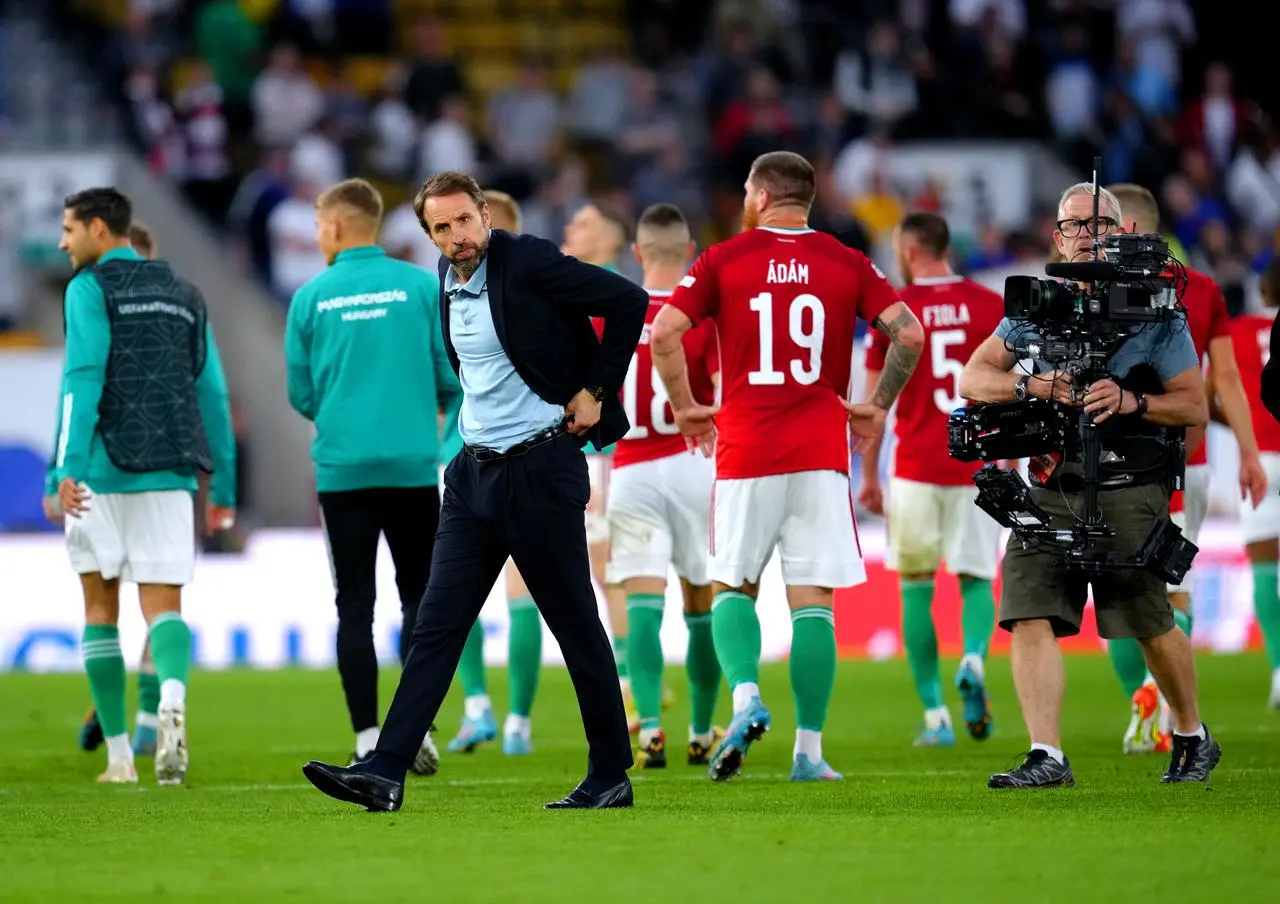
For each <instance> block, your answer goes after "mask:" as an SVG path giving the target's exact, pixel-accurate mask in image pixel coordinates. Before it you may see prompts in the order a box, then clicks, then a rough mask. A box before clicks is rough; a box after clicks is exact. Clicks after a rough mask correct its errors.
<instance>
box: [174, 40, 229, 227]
mask: <svg viewBox="0 0 1280 904" xmlns="http://www.w3.org/2000/svg"><path fill="white" fill-rule="evenodd" d="M174 106H175V110H176V112H177V115H178V122H179V124H180V125H181V128H182V135H183V137H184V138H185V139H186V152H187V153H186V165H185V166H184V167H183V172H182V175H183V182H182V188H183V191H185V192H186V195H187V197H188V198H189V199H190V200H191V203H192V204H193V205H194V206H195V207H196V209H197V210H199V211H200V212H201V213H203V214H204V215H205V216H207V217H208V218H209V219H210V220H212V221H213V222H214V223H219V224H220V223H222V221H223V218H224V217H225V216H226V212H227V207H228V206H229V205H230V203H231V198H232V196H233V195H234V194H235V190H236V184H235V179H234V177H233V175H232V172H231V158H230V156H229V153H228V148H227V120H226V117H225V116H224V115H223V112H222V89H221V88H219V87H218V83H217V82H216V81H214V77H213V69H212V68H211V67H210V66H209V64H208V63H205V62H203V61H200V62H198V63H196V64H195V66H194V67H193V68H192V72H191V80H190V81H189V82H188V84H187V85H186V87H184V88H183V89H182V90H181V91H180V92H178V96H177V97H176V98H175V99H174Z"/></svg>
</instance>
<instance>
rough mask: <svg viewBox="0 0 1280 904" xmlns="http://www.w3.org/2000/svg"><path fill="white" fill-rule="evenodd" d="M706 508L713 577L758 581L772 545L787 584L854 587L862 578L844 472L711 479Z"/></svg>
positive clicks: (728, 582) (733, 583) (863, 569)
mask: <svg viewBox="0 0 1280 904" xmlns="http://www.w3.org/2000/svg"><path fill="white" fill-rule="evenodd" d="M711 510H712V518H711V568H710V577H711V580H713V581H718V582H719V583H721V584H725V585H726V586H729V587H740V586H742V585H743V584H744V583H755V582H757V581H759V580H760V574H761V572H762V571H764V566H765V565H766V564H768V562H769V559H770V557H772V555H773V551H774V549H775V547H776V548H777V550H778V554H779V556H780V557H781V559H782V580H783V583H785V584H787V585H788V586H809V587H829V588H835V587H855V586H857V585H858V584H861V583H863V582H865V581H866V579H867V569H866V565H865V564H864V562H863V560H862V549H861V548H860V547H859V545H858V530H857V527H856V526H855V525H854V522H853V499H852V496H851V495H850V488H849V475H847V474H844V473H841V472H840V471H797V472H795V473H792V474H773V475H770V476H768V477H745V478H733V479H717V480H716V482H715V485H714V489H713V492H712V496H711Z"/></svg>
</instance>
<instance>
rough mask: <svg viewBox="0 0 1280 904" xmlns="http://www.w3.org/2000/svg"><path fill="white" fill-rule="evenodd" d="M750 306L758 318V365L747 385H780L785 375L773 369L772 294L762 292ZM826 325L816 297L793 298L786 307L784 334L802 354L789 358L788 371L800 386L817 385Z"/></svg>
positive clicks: (783, 381)
mask: <svg viewBox="0 0 1280 904" xmlns="http://www.w3.org/2000/svg"><path fill="white" fill-rule="evenodd" d="M750 304H751V310H753V311H755V312H756V315H757V316H758V317H759V318H760V366H759V368H757V369H756V370H753V371H750V372H749V373H748V374H747V382H748V383H750V384H751V385H752V386H781V385H782V384H783V383H785V382H786V379H787V375H786V374H785V373H783V372H782V371H780V370H777V369H775V368H774V366H773V293H772V292H761V293H760V294H759V295H757V296H756V297H755V298H753V299H751V301H750ZM806 313H807V316H806ZM806 320H807V321H808V328H807V329H806V325H805V321H806ZM826 325H827V312H826V310H825V309H824V308H823V307H822V301H821V300H820V299H819V298H818V296H816V295H809V294H805V295H797V296H796V297H795V298H794V299H792V301H791V305H790V306H789V307H788V308H787V331H788V333H789V334H790V336H791V342H792V343H793V344H794V345H795V346H796V348H797V349H798V350H800V351H801V352H803V354H802V356H801V357H798V358H792V359H791V366H790V368H789V370H790V371H791V379H793V380H795V381H796V382H797V383H799V384H800V385H801V386H810V385H812V384H814V383H817V382H818V377H819V376H821V374H822V342H823V339H825V338H826ZM806 358H807V360H806Z"/></svg>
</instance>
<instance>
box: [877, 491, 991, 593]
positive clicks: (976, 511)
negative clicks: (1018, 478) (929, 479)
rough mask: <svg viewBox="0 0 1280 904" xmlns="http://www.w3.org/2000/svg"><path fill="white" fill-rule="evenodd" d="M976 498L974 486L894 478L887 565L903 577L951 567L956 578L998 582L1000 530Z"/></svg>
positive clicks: (890, 495) (889, 511) (889, 513)
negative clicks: (941, 565)
mask: <svg viewBox="0 0 1280 904" xmlns="http://www.w3.org/2000/svg"><path fill="white" fill-rule="evenodd" d="M977 498H978V488H977V487H976V486H973V485H969V486H937V485H935V484H932V483H920V482H919V481H916V480H904V479H902V478H898V477H894V478H892V479H891V480H890V481H889V499H888V501H887V503H886V506H887V515H888V529H889V531H888V532H889V542H888V546H887V548H886V550H885V566H886V567H887V568H889V569H891V570H893V571H896V572H898V573H899V574H908V575H921V574H928V575H932V574H933V573H934V572H935V571H937V570H938V565H939V564H940V563H941V562H946V563H947V570H948V571H950V572H951V573H952V574H957V575H959V574H966V575H970V576H972V577H975V578H984V579H986V580H988V581H991V580H995V576H996V564H997V562H998V561H999V546H1000V525H999V524H997V523H996V522H995V520H994V519H992V517H991V516H990V515H988V514H987V513H986V512H984V511H983V510H982V509H980V508H978V506H976V505H975V504H974V500H975V499H977Z"/></svg>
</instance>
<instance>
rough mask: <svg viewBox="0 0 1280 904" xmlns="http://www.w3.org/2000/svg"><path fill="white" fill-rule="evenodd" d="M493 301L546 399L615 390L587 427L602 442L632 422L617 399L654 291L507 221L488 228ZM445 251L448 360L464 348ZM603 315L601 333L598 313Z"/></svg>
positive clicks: (454, 360)
mask: <svg viewBox="0 0 1280 904" xmlns="http://www.w3.org/2000/svg"><path fill="white" fill-rule="evenodd" d="M487 259H488V262H489V263H488V266H489V271H488V274H489V275H488V281H489V284H488V292H489V309H490V310H491V311H492V312H493V325H494V328H495V329H496V330H497V333H498V341H499V342H500V343H502V350H503V351H504V352H506V353H507V358H508V359H510V361H511V364H512V365H513V366H514V367H515V369H516V373H518V374H519V375H520V378H521V379H522V380H524V382H525V385H526V386H528V387H529V388H530V389H532V390H533V391H534V393H536V394H537V395H538V397H539V398H541V399H542V400H543V401H546V402H550V403H551V404H553V405H567V404H568V403H569V400H570V399H572V398H573V397H574V396H575V395H577V394H578V392H579V391H580V390H582V389H586V388H591V387H595V386H602V387H604V388H605V389H606V390H608V391H609V395H608V396H607V397H606V398H605V400H604V402H603V404H602V405H601V409H600V422H599V423H598V424H597V425H596V426H595V427H594V428H593V429H592V430H591V432H590V433H589V434H588V439H589V440H590V441H591V443H592V444H593V445H594V446H595V447H596V448H597V449H603V448H605V447H606V446H608V445H610V444H611V443H615V442H617V441H618V440H619V439H621V438H622V436H623V434H625V433H626V432H627V431H628V430H630V429H631V423H630V422H629V421H628V420H627V414H626V411H625V410H624V409H623V407H622V402H621V401H619V399H618V391H619V390H620V389H621V388H622V384H623V381H625V380H626V378H627V369H628V368H629V367H630V366H631V356H632V355H633V354H634V353H635V350H636V346H638V345H639V344H640V331H641V330H642V329H644V318H645V311H646V310H647V308H648V305H649V295H648V293H647V292H645V291H644V289H642V288H641V287H640V286H637V285H636V284H635V283H633V282H631V280H629V279H627V278H625V277H623V276H619V275H618V274H616V273H611V272H609V271H608V270H605V269H604V268H603V267H597V266H594V265H593V264H585V263H583V262H582V261H580V260H578V259H577V258H575V257H570V256H568V255H566V254H562V253H561V252H560V249H559V248H557V247H556V246H555V245H554V244H552V243H551V242H548V241H547V240H546V239H540V238H536V237H534V236H531V235H514V234H512V233H510V232H505V231H504V230H501V229H495V230H493V231H492V232H491V233H490V235H489V251H488V256H487ZM448 266H449V261H448V260H447V259H446V258H443V257H442V258H441V259H440V323H441V328H442V329H443V330H444V344H445V350H446V351H447V352H448V355H449V363H450V364H452V365H453V370H454V372H455V373H456V372H457V371H458V352H457V350H456V349H455V348H454V347H453V338H452V337H451V336H450V335H449V296H448V295H447V294H446V293H445V291H444V284H445V272H446V269H447V268H448ZM593 317H600V318H603V320H604V333H603V335H602V336H601V338H599V339H597V338H596V331H595V328H594V327H593V326H592V325H591V318H593Z"/></svg>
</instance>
